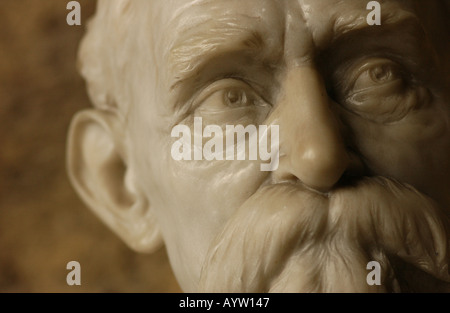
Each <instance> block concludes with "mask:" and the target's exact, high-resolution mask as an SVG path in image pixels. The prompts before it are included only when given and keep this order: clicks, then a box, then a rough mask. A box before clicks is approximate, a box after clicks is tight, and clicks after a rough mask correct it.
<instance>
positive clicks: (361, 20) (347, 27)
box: [333, 8, 420, 41]
mask: <svg viewBox="0 0 450 313" xmlns="http://www.w3.org/2000/svg"><path fill="white" fill-rule="evenodd" d="M407 22H409V23H411V24H415V25H416V26H417V27H420V20H419V18H418V17H417V16H416V15H415V14H414V13H413V12H411V11H407V10H404V9H398V8H397V9H396V10H383V11H382V15H381V27H385V26H388V27H390V26H397V25H402V24H405V23H407ZM378 28H380V26H378V25H375V26H371V25H369V24H368V23H367V20H366V16H365V15H354V16H352V15H351V14H350V15H348V18H346V17H345V16H344V17H343V16H341V17H340V18H337V19H336V21H335V23H334V27H333V32H334V38H333V41H336V40H338V39H340V37H342V36H345V35H346V34H347V33H349V32H352V31H357V30H363V29H367V30H369V29H371V30H377V29H378Z"/></svg>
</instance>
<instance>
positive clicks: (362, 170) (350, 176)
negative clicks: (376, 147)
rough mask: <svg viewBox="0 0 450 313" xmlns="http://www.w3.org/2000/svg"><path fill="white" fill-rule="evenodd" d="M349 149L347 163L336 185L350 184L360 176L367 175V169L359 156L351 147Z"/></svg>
mask: <svg viewBox="0 0 450 313" xmlns="http://www.w3.org/2000/svg"><path fill="white" fill-rule="evenodd" d="M348 150H349V153H348V155H349V165H348V168H347V169H346V170H345V172H344V173H343V174H342V176H341V178H340V179H339V181H338V183H337V184H336V186H352V185H354V184H355V183H356V182H358V181H359V180H360V179H361V178H362V177H364V176H368V173H367V169H366V167H365V165H364V163H363V162H362V160H361V158H360V157H358V156H357V154H356V153H355V152H353V151H351V149H348Z"/></svg>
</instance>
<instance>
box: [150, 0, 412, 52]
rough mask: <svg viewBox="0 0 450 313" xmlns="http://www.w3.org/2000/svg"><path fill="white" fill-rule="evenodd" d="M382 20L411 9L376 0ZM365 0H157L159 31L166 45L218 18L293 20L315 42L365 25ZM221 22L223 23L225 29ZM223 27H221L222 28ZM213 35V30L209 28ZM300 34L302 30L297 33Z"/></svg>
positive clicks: (273, 24)
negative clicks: (337, 32)
mask: <svg viewBox="0 0 450 313" xmlns="http://www.w3.org/2000/svg"><path fill="white" fill-rule="evenodd" d="M378 2H379V3H381V5H382V10H381V14H382V17H383V20H384V21H387V22H388V20H394V19H400V18H402V17H404V15H407V14H411V13H412V12H413V1H412V0H411V1H410V0H384V1H383V0H380V1H378ZM367 3H368V1H367V0H345V1H342V0H245V1H242V0H189V1H186V0H169V1H164V2H163V3H162V1H161V2H159V1H158V5H159V6H161V7H160V8H158V10H157V11H158V14H160V13H161V14H160V16H161V17H163V18H161V20H162V21H163V26H162V27H161V28H160V30H161V32H160V34H161V35H162V36H163V38H164V39H165V40H164V41H165V43H166V44H165V45H164V46H163V47H167V49H170V48H171V47H173V45H176V42H177V40H182V39H183V38H180V37H183V36H184V37H189V36H195V35H196V33H197V32H196V31H197V30H203V31H205V32H206V33H207V31H208V28H210V27H213V29H214V25H217V23H220V22H223V23H224V24H225V25H223V26H228V28H232V27H233V26H237V27H239V28H241V29H255V28H264V27H267V28H268V29H270V30H272V31H276V30H278V29H280V28H281V29H282V31H283V32H284V29H283V28H285V27H287V23H289V22H292V21H295V22H296V23H304V24H305V25H306V27H305V28H303V29H302V30H304V31H305V32H306V31H309V32H310V34H311V35H312V36H313V37H314V41H315V42H316V43H317V44H318V45H321V44H322V43H323V42H324V41H327V40H330V39H331V38H330V36H331V35H334V33H335V32H336V31H345V28H346V27H347V28H352V29H353V28H358V27H365V26H367V23H366V17H367V15H368V13H369V11H368V9H367ZM228 28H227V29H228ZM227 29H224V31H226V30H227ZM210 35H211V36H214V32H210ZM299 35H302V34H299Z"/></svg>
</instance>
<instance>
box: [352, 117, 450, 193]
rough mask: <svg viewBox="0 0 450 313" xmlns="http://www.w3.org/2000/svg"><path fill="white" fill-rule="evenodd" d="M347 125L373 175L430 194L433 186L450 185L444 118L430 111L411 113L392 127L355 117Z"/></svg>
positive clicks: (448, 136)
mask: <svg viewBox="0 0 450 313" xmlns="http://www.w3.org/2000/svg"><path fill="white" fill-rule="evenodd" d="M348 124H349V125H350V126H351V128H352V131H353V134H354V142H355V144H356V146H357V148H358V149H359V151H360V153H361V156H362V157H363V159H364V161H365V164H366V166H367V167H368V168H369V170H370V171H371V172H372V174H373V175H382V176H388V177H392V178H395V179H397V180H400V181H402V182H405V183H409V184H411V185H413V186H415V187H416V188H418V189H419V190H421V191H424V192H427V191H430V192H429V193H433V190H435V189H436V186H435V185H436V183H439V182H441V181H442V180H444V179H445V180H447V181H449V179H448V174H450V165H449V161H448V160H447V159H448V156H450V154H449V152H450V132H449V128H448V122H447V117H446V116H445V115H440V114H438V113H437V111H436V110H432V109H429V110H423V111H420V112H419V111H417V112H412V113H411V114H410V115H409V116H408V117H406V118H405V119H403V120H402V121H400V122H397V123H394V124H377V123H372V122H368V121H366V120H364V119H362V118H356V117H352V118H349V119H348ZM443 173H445V174H446V178H444V176H443Z"/></svg>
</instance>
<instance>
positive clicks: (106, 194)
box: [67, 109, 162, 252]
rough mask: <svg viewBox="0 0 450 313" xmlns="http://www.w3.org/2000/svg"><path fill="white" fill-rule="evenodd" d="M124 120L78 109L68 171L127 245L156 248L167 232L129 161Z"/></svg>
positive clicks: (81, 192) (80, 191) (84, 196)
mask: <svg viewBox="0 0 450 313" xmlns="http://www.w3.org/2000/svg"><path fill="white" fill-rule="evenodd" d="M120 123H121V122H120V120H119V119H118V118H117V116H116V115H115V114H114V113H111V112H106V111H100V110H95V109H92V110H85V111H82V112H80V113H78V114H77V115H76V116H75V117H74V118H73V120H72V123H71V126H70V130H69V138H68V147H67V171H68V174H69V178H70V181H71V182H72V185H73V186H74V188H75V190H76V191H77V193H78V194H79V196H80V197H81V198H82V199H83V200H84V202H85V203H86V204H87V205H88V206H89V207H90V208H91V209H92V210H93V211H94V213H95V214H96V215H97V216H98V217H100V219H101V220H102V221H103V222H105V223H106V224H107V225H108V226H109V227H110V228H111V229H112V230H113V231H114V232H115V233H116V234H117V235H119V237H121V238H122V239H123V240H124V241H125V243H126V244H127V245H128V246H130V247H131V248H132V249H134V250H136V251H139V252H153V251H155V250H156V249H158V248H159V247H160V246H161V245H162V237H161V234H160V231H159V227H158V226H157V223H156V219H155V217H154V216H153V212H152V210H151V209H150V203H149V200H148V199H147V197H146V195H145V194H144V193H142V192H140V191H139V188H138V186H137V182H136V179H135V176H134V175H135V173H134V172H135V171H134V170H133V167H132V166H131V164H130V162H128V158H127V151H126V148H124V147H125V142H124V140H125V136H124V129H123V128H122V127H121V126H122V125H121V124H120Z"/></svg>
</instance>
